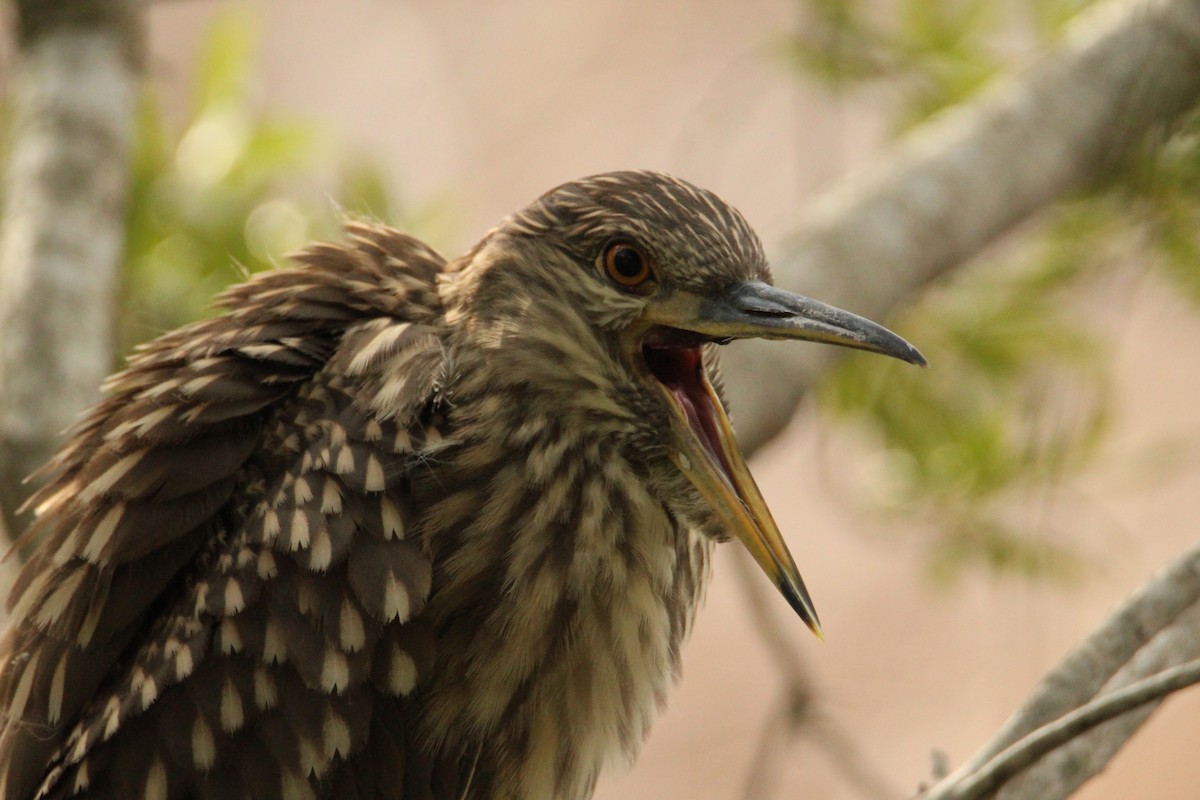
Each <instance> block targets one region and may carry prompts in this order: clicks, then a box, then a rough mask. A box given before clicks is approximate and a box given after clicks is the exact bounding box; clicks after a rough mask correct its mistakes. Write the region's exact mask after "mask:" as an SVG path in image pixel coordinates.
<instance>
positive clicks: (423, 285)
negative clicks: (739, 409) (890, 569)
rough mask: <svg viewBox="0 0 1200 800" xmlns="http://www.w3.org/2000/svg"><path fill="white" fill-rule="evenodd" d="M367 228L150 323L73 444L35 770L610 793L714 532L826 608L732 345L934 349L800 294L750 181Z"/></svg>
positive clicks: (72, 776) (29, 705) (635, 184)
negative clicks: (780, 521)
mask: <svg viewBox="0 0 1200 800" xmlns="http://www.w3.org/2000/svg"><path fill="white" fill-rule="evenodd" d="M349 230H350V234H351V239H350V242H349V243H348V244H343V245H329V244H326V245H317V246H314V247H311V248H310V249H308V250H306V251H305V252H303V253H301V254H300V255H299V256H298V257H297V260H298V262H299V267H298V268H296V269H288V270H280V271H276V272H270V273H267V274H262V275H258V276H256V277H254V278H253V279H252V280H250V281H249V282H247V283H245V284H243V285H241V286H238V287H235V288H233V289H231V290H229V291H228V292H226V293H225V295H224V296H223V298H222V304H223V305H224V306H225V307H226V308H227V309H228V313H227V314H225V316H223V317H220V318H218V319H211V320H207V321H204V322H200V323H197V324H194V325H191V326H189V327H186V328H183V329H181V330H179V331H176V332H174V333H170V334H167V335H166V336H163V337H162V338H160V339H158V340H157V341H154V342H152V343H150V344H149V345H146V346H145V347H143V348H142V349H141V350H140V352H139V353H138V354H137V355H136V356H134V358H133V359H132V361H131V362H130V365H129V367H128V368H127V369H126V370H125V371H123V372H121V373H120V374H118V375H116V376H115V377H113V378H112V379H111V380H110V381H109V383H108V386H107V389H108V392H109V396H108V399H107V400H105V401H104V402H102V403H101V404H100V405H98V406H97V407H96V408H94V409H93V410H92V411H91V413H90V414H88V415H87V417H86V418H85V419H84V420H83V421H82V422H81V423H80V424H79V426H78V427H77V428H76V429H75V431H74V432H73V435H72V436H71V438H70V440H69V442H68V443H67V445H66V446H65V448H64V449H63V450H62V451H61V452H60V453H59V455H58V456H57V458H55V460H54V461H53V462H52V464H51V465H50V466H49V467H48V468H47V475H48V476H49V482H48V484H47V485H46V486H45V488H43V489H41V490H40V491H39V492H38V493H37V494H36V496H35V497H34V498H33V500H32V501H31V505H32V507H34V508H35V509H36V512H37V516H36V521H35V522H34V523H33V526H32V528H31V530H30V532H29V533H28V534H27V536H28V537H29V541H34V540H37V541H38V542H40V543H39V544H38V546H37V549H36V551H35V552H34V555H33V557H32V558H31V560H30V561H29V563H28V565H27V566H26V567H25V568H24V570H23V571H22V572H21V575H20V578H19V580H18V581H17V584H16V586H15V588H14V589H13V592H12V596H11V599H10V603H11V607H12V625H11V628H10V629H9V631H8V632H7V634H6V637H5V639H4V641H3V650H2V659H3V661H2V672H0V701H2V702H3V705H4V706H5V707H6V709H7V713H6V716H5V718H4V720H3V728H2V733H0V797H3V798H4V799H5V800H27V799H28V798H31V797H34V796H37V797H55V798H58V797H88V798H139V799H144V800H163V798H183V797H202V798H214V800H219V799H221V798H258V799H259V800H265V799H267V798H289V800H291V799H299V798H315V797H326V798H414V799H415V798H439V799H440V800H452V799H453V800H457V798H463V797H479V798H552V797H553V798H567V799H568V800H570V799H574V798H586V797H589V796H590V795H591V793H592V787H593V786H594V784H595V782H596V777H597V775H598V774H599V772H600V770H601V767H602V766H603V765H604V764H605V763H606V762H609V761H612V760H614V759H621V758H626V759H628V758H631V757H632V756H633V755H634V753H635V752H636V750H637V749H638V747H639V745H640V743H641V741H642V739H643V737H644V735H645V733H646V730H647V728H648V727H649V725H650V720H651V717H652V716H653V714H654V712H655V711H656V709H657V708H658V707H659V706H661V705H662V703H663V700H664V697H665V694H666V691H667V687H668V684H669V683H670V682H671V680H672V678H673V676H674V675H675V674H676V673H677V672H678V669H679V653H680V646H681V643H682V641H683V639H684V638H685V637H686V635H687V632H688V629H689V627H690V625H691V621H692V618H693V615H694V612H695V610H696V603H697V599H698V597H699V596H700V595H701V593H702V589H703V585H704V582H705V579H706V576H707V574H708V564H709V553H710V550H711V548H712V546H713V544H714V542H718V541H721V540H723V539H726V538H728V537H730V536H735V537H737V538H738V539H740V540H741V541H742V543H743V544H744V545H745V546H746V547H747V548H749V550H750V552H751V553H752V554H753V556H754V558H755V559H756V560H757V562H758V563H759V565H761V566H762V568H763V569H764V570H765V572H766V573H767V575H768V576H769V577H770V579H771V580H772V581H773V582H774V583H775V584H776V585H777V586H778V587H779V589H780V591H782V593H783V595H784V596H785V597H786V598H787V600H788V602H789V603H791V605H792V606H793V607H794V608H795V609H796V611H797V612H798V613H799V614H800V616H801V617H802V618H803V619H804V621H805V622H806V623H808V625H809V626H811V627H812V628H813V629H814V630H816V629H817V616H816V613H815V612H814V611H813V607H812V604H811V602H810V601H809V598H808V594H807V592H806V591H805V589H804V584H803V583H802V582H801V580H800V575H799V573H798V572H797V570H796V567H795V564H794V563H793V561H792V558H791V556H790V555H789V554H788V551H787V548H786V547H785V545H784V542H783V539H782V538H781V536H780V533H779V530H778V528H777V527H776V525H775V523H774V522H773V521H772V519H771V515H770V513H769V512H768V511H767V508H766V506H765V504H764V502H763V499H762V496H761V495H760V494H759V491H758V489H757V488H756V487H755V485H754V480H753V479H752V478H751V476H750V473H749V471H748V470H747V468H746V464H745V462H744V460H743V458H742V456H741V454H740V453H739V451H738V448H737V445H736V444H735V443H734V439H733V433H732V431H731V429H730V425H729V421H728V419H727V417H726V415H725V412H724V410H723V408H722V403H721V400H720V399H719V392H718V391H717V389H716V388H714V387H716V386H717V385H718V382H717V379H716V375H715V363H714V359H713V355H714V351H715V346H714V345H715V344H721V343H724V342H726V341H728V340H730V339H734V338H738V337H748V336H757V337H767V338H775V339H806V340H814V341H819V342H827V343H831V344H838V345H844V346H848V347H855V348H859V349H863V350H871V351H875V352H879V353H884V354H887V355H891V356H895V357H897V358H901V359H904V360H905V361H910V362H913V363H918V364H920V363H923V361H922V358H921V356H920V354H918V353H917V351H916V350H915V349H913V348H912V347H911V346H910V345H909V344H907V343H906V342H904V341H903V340H902V339H900V338H898V337H897V336H895V335H894V334H892V333H889V332H888V331H887V330H885V329H883V328H881V327H879V326H878V325H875V324H873V323H871V322H868V321H867V320H864V319H861V318H859V317H856V316H854V315H852V314H848V313H846V312H844V311H839V310H837V309H834V308H831V307H829V306H826V305H823V304H821V303H818V302H816V301H813V300H809V299H806V298H803V297H799V296H796V295H792V294H789V293H787V292H783V291H780V290H778V289H775V288H772V287H771V285H770V277H769V274H768V270H767V265H766V263H765V260H764V258H763V254H762V249H761V246H760V245H759V242H758V239H757V237H756V236H755V235H754V233H753V231H751V229H750V227H749V226H748V225H747V224H746V222H745V220H743V219H742V217H741V215H739V214H738V212H737V211H735V210H734V209H732V208H730V207H729V206H728V205H726V204H725V203H724V202H722V201H721V200H720V199H719V198H717V197H716V196H715V195H713V194H711V193H709V192H707V191H704V190H702V189H698V188H696V187H694V186H691V185H689V184H687V183H684V182H682V181H679V180H676V179H673V178H669V177H666V176H663V175H658V174H654V173H649V172H621V173H613V174H607V175H599V176H596V177H592V178H587V179H584V180H581V181H578V182H575V183H569V184H566V185H564V186H561V187H559V188H558V189H555V190H553V191H551V192H549V193H548V194H546V195H545V196H543V197H542V198H540V199H539V200H537V201H536V202H535V203H533V204H532V205H531V206H529V207H528V208H526V209H524V210H523V211H520V212H518V213H517V214H515V215H513V216H512V217H510V218H509V219H508V220H506V221H505V222H504V223H502V224H501V225H500V226H499V227H498V228H496V229H495V230H493V231H492V232H491V233H489V234H488V235H487V236H486V237H485V238H484V239H483V241H482V242H480V243H479V244H478V245H477V246H476V247H475V248H474V249H472V250H471V251H470V252H469V253H467V255H465V256H463V257H462V258H460V259H457V260H455V261H450V262H446V261H444V260H443V259H442V258H441V257H440V256H438V255H437V254H436V253H435V252H433V251H432V250H430V249H429V248H428V247H426V246H425V245H423V244H421V243H420V242H418V241H416V240H414V239H411V238H409V237H407V236H405V235H403V234H401V233H399V232H397V231H395V230H391V229H389V228H385V227H382V226H376V225H362V224H354V225H351V226H350V227H349Z"/></svg>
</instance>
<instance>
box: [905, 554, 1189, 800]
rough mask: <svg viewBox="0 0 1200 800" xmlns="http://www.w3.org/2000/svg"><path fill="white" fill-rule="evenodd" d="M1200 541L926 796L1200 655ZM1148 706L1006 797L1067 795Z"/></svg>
mask: <svg viewBox="0 0 1200 800" xmlns="http://www.w3.org/2000/svg"><path fill="white" fill-rule="evenodd" d="M1197 630H1200V545H1197V546H1196V547H1194V548H1193V549H1192V550H1190V551H1189V552H1188V553H1186V554H1185V555H1183V556H1182V557H1181V558H1179V559H1178V560H1177V561H1175V562H1174V563H1173V564H1171V565H1170V566H1168V567H1166V568H1165V569H1163V570H1161V571H1160V572H1159V573H1158V574H1157V575H1156V576H1155V577H1154V578H1153V579H1151V580H1150V581H1149V582H1148V583H1147V584H1146V585H1145V586H1143V587H1142V589H1140V590H1139V591H1138V592H1137V593H1136V594H1135V595H1134V596H1133V597H1131V598H1130V599H1129V600H1127V601H1126V602H1125V604H1124V605H1122V606H1121V608H1119V609H1118V610H1117V611H1116V612H1115V613H1114V614H1113V615H1112V616H1110V617H1109V618H1108V619H1107V620H1105V621H1104V622H1103V623H1102V624H1101V625H1100V626H1099V627H1098V628H1096V630H1094V631H1093V632H1092V633H1091V634H1090V635H1089V636H1088V637H1087V639H1085V640H1084V641H1083V643H1081V644H1080V645H1079V646H1078V647H1077V648H1076V649H1075V650H1074V651H1073V652H1072V653H1071V654H1070V655H1069V656H1067V658H1066V659H1064V660H1063V661H1062V663H1061V664H1060V665H1059V666H1058V667H1056V668H1055V669H1054V670H1053V671H1052V672H1051V673H1050V674H1049V675H1047V676H1046V677H1045V678H1044V679H1043V680H1042V682H1041V683H1040V684H1039V685H1038V687H1037V688H1036V689H1035V690H1034V691H1033V693H1032V694H1031V695H1030V696H1029V698H1028V699H1027V700H1026V701H1025V703H1024V704H1023V705H1022V706H1021V708H1020V709H1019V710H1018V711H1017V712H1016V713H1015V714H1013V716H1012V717H1010V718H1009V720H1008V722H1006V723H1005V724H1004V726H1003V727H1001V729H1000V730H999V731H998V732H997V733H996V735H995V736H994V737H993V738H992V740H991V741H989V742H988V743H987V744H986V745H985V746H984V747H983V748H981V749H980V751H979V752H978V753H976V754H975V756H973V757H972V758H971V759H970V760H969V761H968V762H967V763H966V764H964V765H963V766H962V767H961V768H959V769H958V770H956V771H955V772H954V773H953V774H951V775H950V776H948V777H947V778H945V779H944V780H942V781H941V782H939V783H938V784H936V785H935V786H934V787H933V788H931V789H930V790H929V793H928V794H927V795H923V796H922V797H923V800H929V798H934V797H940V796H941V795H940V793H941V792H943V791H944V787H949V786H956V785H959V784H960V783H962V782H963V781H966V780H968V779H970V777H971V776H973V775H976V774H979V773H980V772H981V771H982V770H984V769H986V768H987V765H988V764H989V763H991V762H993V761H994V760H995V759H996V758H997V757H998V756H999V755H1000V754H1001V753H1002V752H1005V751H1006V750H1008V749H1009V748H1010V747H1012V746H1013V745H1014V744H1015V743H1017V742H1019V741H1021V740H1022V739H1024V738H1025V737H1027V736H1029V735H1030V734H1031V733H1032V732H1034V731H1036V730H1038V729H1040V728H1043V727H1045V726H1046V725H1049V724H1051V723H1053V722H1054V721H1056V720H1060V719H1063V718H1064V717H1065V716H1066V715H1068V714H1070V713H1072V712H1073V711H1074V710H1076V709H1079V708H1081V707H1083V706H1085V705H1086V704H1088V703H1090V702H1092V701H1093V700H1094V699H1095V698H1097V697H1101V696H1103V695H1104V694H1105V693H1111V692H1114V691H1117V690H1119V689H1121V688H1122V687H1128V686H1130V685H1132V684H1134V683H1136V682H1137V681H1139V680H1142V679H1144V678H1146V677H1147V676H1153V675H1156V674H1159V673H1162V672H1163V671H1164V670H1166V669H1167V668H1168V667H1169V666H1170V665H1173V664H1181V663H1183V662H1189V661H1193V660H1196V659H1200V637H1197V636H1196V631H1197ZM1155 707H1156V705H1146V706H1143V707H1142V708H1139V709H1137V710H1135V711H1131V712H1129V713H1126V714H1125V715H1124V716H1122V717H1120V718H1119V719H1116V720H1113V721H1112V722H1109V723H1108V724H1106V725H1104V726H1103V727H1101V728H1098V729H1096V730H1093V731H1091V732H1089V733H1088V734H1086V735H1084V736H1079V737H1077V738H1076V739H1074V740H1073V741H1071V742H1070V743H1069V744H1067V745H1065V746H1063V747H1060V748H1059V749H1057V750H1055V751H1054V752H1053V753H1051V754H1050V755H1049V756H1047V757H1045V758H1043V759H1042V760H1041V761H1039V762H1038V763H1037V764H1035V765H1033V766H1032V767H1030V768H1028V769H1027V770H1025V771H1024V772H1023V773H1022V774H1021V775H1019V776H1017V777H1016V778H1015V779H1013V780H1012V781H1010V782H1009V783H1008V784H1006V785H1005V786H1004V787H1003V788H1002V789H1001V790H1000V792H999V793H998V794H997V795H996V796H997V797H1000V798H1005V800H1018V799H1019V798H1038V799H1039V800H1041V798H1054V797H1065V796H1067V795H1069V794H1070V793H1071V792H1073V791H1074V790H1075V789H1077V788H1078V787H1079V786H1080V785H1082V784H1083V783H1084V782H1085V781H1086V780H1087V779H1088V778H1090V777H1092V776H1093V775H1095V774H1096V773H1098V772H1099V771H1100V770H1101V769H1103V768H1104V766H1105V765H1106V764H1107V763H1108V761H1109V760H1110V759H1111V758H1112V756H1113V754H1114V753H1116V751H1117V750H1118V749H1119V748H1120V747H1121V746H1122V745H1123V744H1124V743H1125V741H1126V740H1128V738H1129V737H1130V736H1132V735H1133V734H1134V732H1135V731H1136V730H1137V729H1138V728H1139V727H1140V726H1141V724H1142V723H1143V722H1145V721H1146V719H1147V718H1148V717H1149V716H1150V714H1151V713H1152V712H1153V711H1154V708H1155Z"/></svg>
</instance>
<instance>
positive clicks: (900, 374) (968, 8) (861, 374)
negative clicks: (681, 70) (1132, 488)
mask: <svg viewBox="0 0 1200 800" xmlns="http://www.w3.org/2000/svg"><path fill="white" fill-rule="evenodd" d="M1089 3H1090V0H1025V2H1019V3H1010V2H1005V1H1004V0H896V2H894V3H888V4H878V3H872V2H866V1H865V0H801V6H802V9H803V12H804V14H803V20H802V22H801V24H800V26H799V29H800V31H801V32H800V33H797V34H796V35H795V36H793V37H791V38H790V39H789V40H788V42H787V45H786V48H785V52H786V54H787V56H788V58H789V59H790V61H791V62H792V63H793V64H794V65H795V66H797V67H798V68H799V69H800V70H802V72H803V73H804V74H805V76H807V77H808V78H809V79H815V80H817V81H820V82H822V83H824V84H825V85H827V86H828V87H830V89H831V90H833V91H837V92H839V93H851V92H854V91H859V90H863V89H870V90H872V91H876V92H877V91H878V90H879V88H880V87H883V88H884V89H885V91H887V92H889V93H890V96H891V97H893V98H894V104H893V110H892V112H891V113H892V120H893V123H894V124H893V130H894V131H895V132H897V133H899V132H902V131H903V130H905V129H907V128H909V127H911V126H912V125H914V124H916V123H919V122H920V121H922V120H924V119H926V118H927V117H929V116H930V115H932V114H935V113H937V112H938V111H940V110H941V109H943V108H946V107H948V106H952V105H955V104H957V103H961V102H963V101H964V100H967V99H969V98H970V97H971V96H972V95H973V94H974V93H976V92H977V91H979V90H980V89H981V88H982V87H984V86H985V85H986V83H987V82H988V80H989V79H990V78H992V77H994V76H995V75H997V74H1000V73H1003V72H1008V71H1010V70H1012V69H1014V68H1015V67H1017V66H1018V65H1019V61H1020V60H1021V58H1027V57H1028V53H1029V52H1030V51H1031V50H1036V49H1037V48H1038V47H1042V46H1046V45H1048V44H1051V43H1053V42H1055V41H1057V40H1058V39H1059V38H1060V37H1061V36H1062V35H1063V33H1064V31H1065V29H1066V25H1067V23H1068V22H1069V21H1070V20H1071V19H1072V18H1073V17H1074V16H1075V15H1076V14H1078V13H1079V12H1080V11H1081V10H1083V8H1084V7H1085V6H1087V5H1089ZM1005 47H1007V48H1008V50H1006V49H1005ZM1168 135H1169V138H1165V137H1167V136H1168ZM1164 138H1165V141H1152V142H1147V143H1146V144H1145V146H1144V149H1143V153H1144V157H1143V158H1142V159H1141V161H1140V162H1139V163H1137V164H1136V165H1135V166H1134V167H1133V168H1131V169H1127V170H1125V171H1124V172H1122V173H1121V174H1117V175H1113V176H1112V177H1111V180H1109V181H1108V182H1106V183H1105V185H1103V186H1096V187H1094V188H1093V189H1092V190H1091V191H1089V192H1087V193H1085V194H1084V195H1082V196H1079V197H1075V198H1072V199H1071V200H1069V201H1066V202H1063V203H1060V204H1059V205H1058V206H1057V207H1056V208H1054V209H1052V210H1051V211H1050V212H1048V213H1047V214H1046V215H1045V218H1044V219H1043V220H1042V221H1041V222H1040V223H1039V224H1038V225H1037V226H1035V230H1033V231H1032V232H1028V233H1026V234H1025V235H1022V236H1020V237H1012V238H1011V239H1010V241H1008V242H1006V243H1005V246H1004V247H1003V248H1000V251H1001V253H1002V254H1001V255H993V256H990V257H988V256H985V257H984V259H982V260H981V262H980V263H978V264H975V265H973V266H972V267H971V268H970V269H968V270H965V271H960V272H959V273H958V274H956V277H955V278H954V280H953V281H951V282H948V283H946V284H945V285H942V286H939V287H936V288H935V289H934V290H933V291H931V292H929V293H928V294H927V295H926V296H925V297H923V298H922V299H921V300H920V302H919V303H918V304H917V306H916V307H915V308H913V309H912V310H910V311H909V312H908V313H907V314H906V315H905V316H904V318H903V319H902V320H898V321H896V325H897V327H898V328H899V329H900V330H902V331H904V333H905V334H906V335H907V336H908V337H909V338H911V339H912V340H913V341H914V342H917V343H919V344H920V346H921V348H922V351H923V352H924V353H925V355H926V356H927V357H928V358H929V360H930V362H931V363H932V364H933V366H934V369H932V370H929V371H924V372H916V371H914V370H911V369H904V368H903V365H897V366H893V365H886V366H883V367H881V366H880V364H879V363H877V359H870V358H864V357H861V356H851V357H850V358H848V359H847V360H846V361H845V363H844V365H843V366H842V367H840V368H839V369H838V371H837V372H836V374H835V375H834V376H833V378H832V379H831V380H830V381H829V382H828V384H827V386H826V387H825V389H824V391H823V397H822V400H823V405H824V407H825V408H826V409H828V410H829V411H831V412H832V413H834V414H837V415H840V416H843V417H845V418H850V419H853V420H856V421H859V422H863V423H865V424H866V425H867V426H868V427H869V429H870V430H872V431H873V432H874V434H875V435H876V436H878V438H879V439H880V440H881V441H882V443H883V445H884V447H885V452H886V454H887V455H886V463H885V465H884V468H883V470H882V471H883V472H884V473H885V474H886V475H887V481H886V489H885V490H884V492H883V493H882V494H884V495H886V496H884V497H881V498H879V499H880V500H881V501H882V506H883V507H884V508H886V509H891V510H894V511H896V512H897V513H900V512H902V513H903V516H904V517H905V518H906V519H912V518H913V517H914V516H918V517H923V518H926V519H928V520H930V521H931V523H932V527H933V528H934V529H936V531H937V535H936V536H935V539H934V544H933V547H932V549H931V553H930V559H929V565H930V571H931V573H932V574H933V575H934V576H935V577H937V578H939V579H951V578H953V577H955V576H956V575H957V574H958V573H959V571H960V569H961V568H962V567H963V566H964V565H968V564H985V565H987V566H989V567H991V568H993V569H995V570H997V571H1000V572H1007V573H1017V574H1023V575H1027V576H1034V577H1058V578H1061V577H1064V576H1070V575H1075V574H1078V572H1079V571H1080V569H1081V567H1083V566H1084V564H1085V561H1086V558H1087V557H1086V556H1085V555H1084V553H1082V552H1081V550H1080V548H1079V547H1078V543H1079V541H1080V540H1079V538H1078V537H1071V536H1060V535H1057V534H1059V533H1061V532H1056V531H1048V530H1045V529H1044V522H1045V515H1044V514H1043V513H1042V512H1043V508H1044V503H1045V502H1046V499H1047V497H1048V496H1050V497H1051V498H1052V495H1053V493H1054V491H1055V489H1056V487H1057V486H1059V485H1061V484H1062V483H1063V482H1064V481H1065V480H1066V479H1067V478H1069V477H1070V476H1071V475H1072V473H1074V472H1075V471H1077V470H1079V469H1080V468H1081V467H1084V466H1086V465H1088V464H1089V463H1091V462H1092V461H1093V460H1094V459H1095V458H1096V456H1097V455H1098V454H1099V453H1100V452H1101V451H1102V445H1103V443H1104V441H1105V439H1104V434H1105V432H1106V430H1107V428H1106V422H1107V420H1108V416H1109V410H1110V402H1111V396H1110V395H1111V392H1110V386H1109V381H1108V373H1107V362H1106V358H1105V354H1104V343H1103V342H1102V341H1101V340H1099V339H1098V337H1097V335H1096V334H1095V333H1093V332H1092V331H1090V330H1089V329H1088V328H1087V326H1086V324H1085V322H1084V320H1085V319H1086V314H1084V313H1080V312H1081V310H1082V309H1081V305H1083V304H1084V301H1085V299H1086V297H1087V296H1088V293H1089V291H1090V287H1094V286H1095V285H1096V283H1097V279H1098V278H1100V277H1101V276H1103V275H1104V274H1106V273H1110V272H1112V271H1115V270H1117V269H1120V268H1133V269H1143V270H1144V269H1146V268H1147V267H1151V266H1157V267H1160V268H1161V269H1162V270H1163V272H1164V274H1166V275H1167V276H1169V278H1170V280H1171V281H1173V282H1174V283H1175V285H1177V286H1179V287H1180V289H1181V290H1183V291H1184V292H1185V293H1186V294H1187V295H1188V296H1190V297H1191V298H1192V299H1193V301H1195V302H1200V122H1198V121H1197V120H1193V121H1192V122H1191V123H1189V124H1187V125H1185V126H1183V127H1182V129H1181V130H1177V131H1171V132H1166V133H1164ZM1116 254H1119V257H1117V255H1116ZM1089 555H1090V554H1089Z"/></svg>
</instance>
